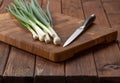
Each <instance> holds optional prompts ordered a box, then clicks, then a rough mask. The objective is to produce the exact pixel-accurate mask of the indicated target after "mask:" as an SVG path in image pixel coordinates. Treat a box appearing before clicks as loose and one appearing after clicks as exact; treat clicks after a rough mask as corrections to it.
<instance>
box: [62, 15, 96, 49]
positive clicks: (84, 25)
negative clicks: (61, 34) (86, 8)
mask: <svg viewBox="0 0 120 83" xmlns="http://www.w3.org/2000/svg"><path fill="white" fill-rule="evenodd" d="M95 18H96V16H95V14H92V15H91V16H89V17H88V18H87V19H86V20H84V22H83V23H82V25H81V26H80V27H79V28H78V29H76V30H75V32H74V33H73V34H72V35H71V36H70V37H69V38H68V39H67V41H66V42H65V43H64V45H63V47H66V46H67V45H69V44H70V43H72V42H73V41H74V40H75V39H76V38H77V37H78V36H79V35H80V34H81V33H82V32H83V31H85V30H86V28H87V27H88V26H89V25H90V24H92V23H93V21H94V20H95Z"/></svg>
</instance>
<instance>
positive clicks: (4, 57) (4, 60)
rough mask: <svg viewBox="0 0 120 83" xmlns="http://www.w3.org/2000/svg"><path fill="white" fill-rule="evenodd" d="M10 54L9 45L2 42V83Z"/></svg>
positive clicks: (0, 73) (0, 65)
mask: <svg viewBox="0 0 120 83" xmlns="http://www.w3.org/2000/svg"><path fill="white" fill-rule="evenodd" d="M8 56H9V45H7V44H5V43H3V42H0V83H2V76H3V72H4V69H5V66H6V63H7V59H8Z"/></svg>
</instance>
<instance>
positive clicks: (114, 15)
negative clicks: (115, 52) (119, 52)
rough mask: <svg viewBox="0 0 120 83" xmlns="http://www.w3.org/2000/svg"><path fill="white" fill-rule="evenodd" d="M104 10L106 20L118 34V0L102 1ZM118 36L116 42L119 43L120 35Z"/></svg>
mask: <svg viewBox="0 0 120 83" xmlns="http://www.w3.org/2000/svg"><path fill="white" fill-rule="evenodd" d="M102 3H103V6H104V9H105V11H106V14H107V17H108V20H109V22H110V24H111V27H112V28H115V29H117V30H118V32H119V34H120V0H115V1H113V0H109V1H106V0H102ZM119 34H118V40H119V41H120V35H119Z"/></svg>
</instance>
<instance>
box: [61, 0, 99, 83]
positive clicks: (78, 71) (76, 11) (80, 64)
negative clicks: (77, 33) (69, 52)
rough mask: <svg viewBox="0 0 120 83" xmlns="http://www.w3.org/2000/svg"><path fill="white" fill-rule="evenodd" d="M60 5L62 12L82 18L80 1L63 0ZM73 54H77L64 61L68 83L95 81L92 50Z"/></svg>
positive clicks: (91, 82)
mask: <svg viewBox="0 0 120 83" xmlns="http://www.w3.org/2000/svg"><path fill="white" fill-rule="evenodd" d="M62 7H63V8H62V11H63V13H64V14H66V15H70V16H74V17H77V18H80V19H81V18H84V14H83V10H82V4H81V1H79V0H69V1H66V0H63V1H62ZM92 28H93V27H92ZM84 39H85V38H84ZM87 39H89V38H88V37H87ZM80 41H81V40H80ZM86 46H87V45H86ZM75 56H77V57H76V58H72V59H70V60H69V61H67V62H66V68H65V71H66V81H67V82H68V83H80V82H81V83H88V82H89V83H93V82H97V81H96V80H97V73H96V69H95V64H94V59H93V55H92V50H85V52H83V53H81V52H79V53H77V54H75ZM78 56H79V57H78ZM86 67H87V68H86ZM88 76H90V78H88ZM91 79H92V80H91Z"/></svg>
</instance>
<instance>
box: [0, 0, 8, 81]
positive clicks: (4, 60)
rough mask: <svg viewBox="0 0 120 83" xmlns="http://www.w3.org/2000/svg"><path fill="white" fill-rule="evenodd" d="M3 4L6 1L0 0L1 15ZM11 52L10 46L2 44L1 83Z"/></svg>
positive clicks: (0, 52) (0, 61)
mask: <svg viewBox="0 0 120 83" xmlns="http://www.w3.org/2000/svg"><path fill="white" fill-rule="evenodd" d="M3 2H4V0H0V13H2V7H3V6H4V4H3ZM9 51H10V46H9V45H7V44H5V43H3V42H0V83H2V82H3V72H4V69H5V66H6V63H7V60H8V56H9Z"/></svg>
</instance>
